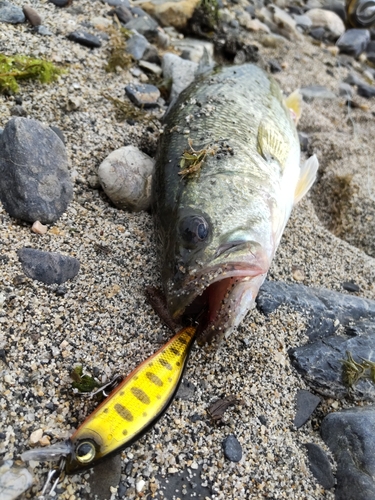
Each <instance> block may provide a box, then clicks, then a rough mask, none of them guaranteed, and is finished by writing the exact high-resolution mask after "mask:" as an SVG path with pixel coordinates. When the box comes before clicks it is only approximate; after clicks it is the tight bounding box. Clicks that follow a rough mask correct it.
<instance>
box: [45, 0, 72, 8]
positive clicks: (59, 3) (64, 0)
mask: <svg viewBox="0 0 375 500" xmlns="http://www.w3.org/2000/svg"><path fill="white" fill-rule="evenodd" d="M49 1H50V2H51V3H53V5H56V7H66V6H67V5H69V4H70V3H71V2H72V0H49Z"/></svg>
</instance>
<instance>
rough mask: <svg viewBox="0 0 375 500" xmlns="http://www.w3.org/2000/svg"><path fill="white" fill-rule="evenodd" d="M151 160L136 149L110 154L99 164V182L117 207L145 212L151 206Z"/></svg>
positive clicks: (133, 147)
mask: <svg viewBox="0 0 375 500" xmlns="http://www.w3.org/2000/svg"><path fill="white" fill-rule="evenodd" d="M153 170H154V160H153V159H152V158H150V157H149V156H147V155H146V153H143V152H142V151H140V150H139V149H138V148H136V147H135V146H125V147H123V148H120V149H117V150H116V151H113V152H112V153H111V154H110V155H108V156H107V158H106V159H105V160H104V161H103V162H102V163H101V164H100V167H99V170H98V177H99V182H100V184H101V185H102V187H103V189H104V192H105V193H106V195H107V196H108V198H110V200H111V201H112V202H113V203H114V204H115V205H116V207H118V208H121V209H127V210H129V209H130V210H134V211H140V210H147V209H148V207H149V206H150V203H151V181H152V174H153Z"/></svg>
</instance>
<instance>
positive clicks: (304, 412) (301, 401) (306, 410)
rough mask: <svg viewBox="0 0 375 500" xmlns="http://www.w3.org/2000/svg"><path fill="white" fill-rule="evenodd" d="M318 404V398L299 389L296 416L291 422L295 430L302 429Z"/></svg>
mask: <svg viewBox="0 0 375 500" xmlns="http://www.w3.org/2000/svg"><path fill="white" fill-rule="evenodd" d="M320 403H321V400H320V398H319V397H318V396H315V395H314V394H312V393H311V392H309V391H306V390H304V389H301V390H300V391H298V392H297V398H296V416H295V417H294V421H293V423H294V425H295V426H296V427H297V429H299V428H300V427H302V426H303V425H304V424H305V423H306V422H307V421H308V420H309V418H310V417H311V415H312V414H313V413H314V411H315V410H316V408H317V407H318V406H319V404H320Z"/></svg>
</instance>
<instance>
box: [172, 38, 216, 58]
mask: <svg viewBox="0 0 375 500" xmlns="http://www.w3.org/2000/svg"><path fill="white" fill-rule="evenodd" d="M173 47H174V48H175V49H176V50H180V51H181V52H182V58H183V59H188V60H189V61H193V62H195V63H199V62H200V61H201V60H202V59H203V57H204V55H205V52H206V53H207V54H208V56H209V58H210V59H211V60H212V59H213V57H214V44H213V43H212V42H208V41H206V40H196V39H194V38H182V39H175V40H173Z"/></svg>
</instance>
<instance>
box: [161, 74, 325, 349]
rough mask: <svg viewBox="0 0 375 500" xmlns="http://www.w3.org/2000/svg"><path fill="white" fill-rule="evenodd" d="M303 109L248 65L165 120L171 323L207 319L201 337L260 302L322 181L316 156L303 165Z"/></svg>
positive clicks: (164, 266) (193, 91)
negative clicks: (301, 206)
mask: <svg viewBox="0 0 375 500" xmlns="http://www.w3.org/2000/svg"><path fill="white" fill-rule="evenodd" d="M297 100H298V99H297ZM292 101H295V96H294V97H292V99H291V102H292ZM294 104H295V103H294ZM294 104H292V107H294V108H295V106H294ZM297 107H298V106H297ZM295 111H296V113H294V115H293V113H292V112H291V110H290V109H289V108H288V107H287V105H286V104H285V100H284V98H283V95H282V93H281V90H280V88H279V86H278V85H277V83H276V81H275V80H274V79H273V78H271V77H270V76H269V75H267V74H266V73H265V72H264V71H262V70H261V69H260V68H259V67H257V66H255V65H252V64H245V65H242V66H234V67H227V68H223V69H220V70H219V71H214V72H213V73H211V74H208V75H203V76H201V77H199V78H198V79H197V80H196V81H195V82H194V83H193V84H191V85H190V86H189V87H188V88H187V89H186V90H185V91H184V92H183V93H182V94H181V95H180V96H179V98H178V100H177V102H176V103H175V105H174V106H173V108H172V109H171V111H169V113H168V115H167V117H166V120H165V129H164V133H163V134H162V137H161V140H160V144H159V147H158V154H157V160H156V167H155V174H154V182H153V203H154V214H155V222H156V231H157V237H158V247H159V254H160V257H161V274H162V282H163V287H164V292H165V295H166V300H167V304H168V308H169V310H170V313H171V315H172V317H173V318H174V319H180V318H184V317H186V318H193V319H194V318H199V320H198V321H199V324H200V330H201V333H200V337H201V339H204V340H205V339H210V338H211V337H212V336H213V335H219V337H221V336H223V335H224V334H225V333H229V332H230V331H232V330H233V329H234V328H235V327H236V326H237V325H238V324H239V323H240V321H241V320H242V318H243V317H244V316H245V314H246V313H247V311H248V310H249V309H250V308H251V307H253V306H254V301H255V297H256V295H257V293H258V290H259V287H260V285H261V284H262V282H263V280H264V279H265V276H266V274H267V271H268V269H269V267H270V265H271V262H272V259H273V257H274V254H275V251H276V249H277V247H278V245H279V242H280V239H281V236H282V234H283V231H284V228H285V225H286V223H287V221H288V219H289V216H290V213H291V210H292V207H293V204H294V203H295V201H296V200H298V199H300V198H301V197H302V196H303V195H304V194H305V192H306V191H307V190H308V189H309V187H310V186H311V184H312V182H313V180H314V178H315V173H316V169H317V160H316V157H315V156H314V157H313V158H312V159H310V160H308V162H307V165H305V167H304V168H302V169H301V167H300V164H299V162H300V146H299V140H298V135H297V131H296V126H295V123H294V120H293V116H295V114H298V113H299V110H298V109H297V110H296V109H295ZM194 155H195V157H196V161H195V162H194V160H193V159H192V158H194Z"/></svg>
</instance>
